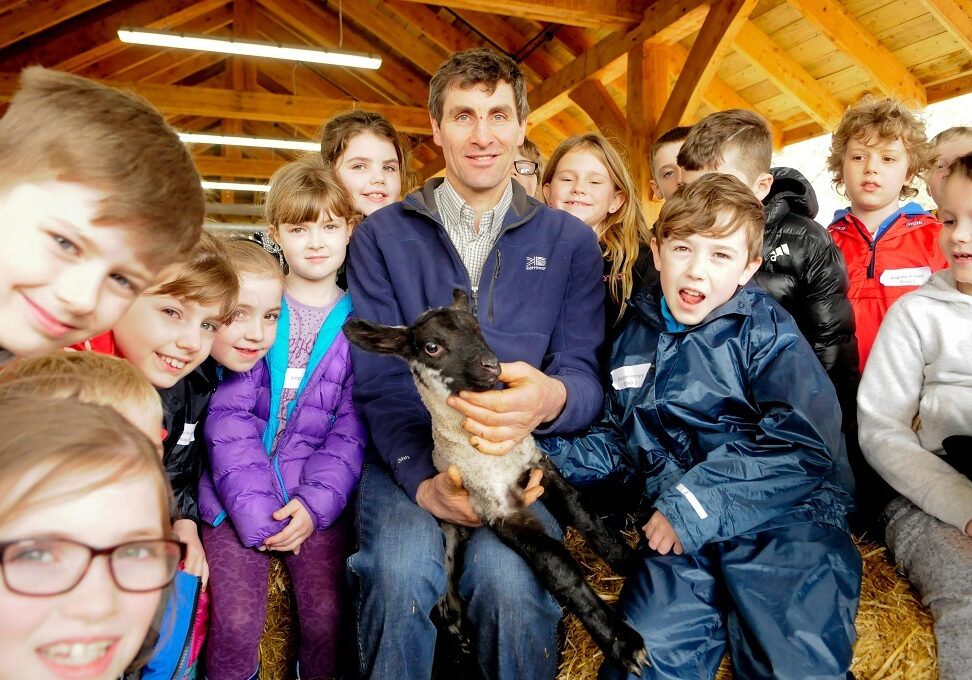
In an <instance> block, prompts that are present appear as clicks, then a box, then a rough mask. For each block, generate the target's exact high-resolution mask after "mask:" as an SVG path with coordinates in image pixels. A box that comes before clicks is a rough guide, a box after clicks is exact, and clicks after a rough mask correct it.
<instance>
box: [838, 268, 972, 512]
mask: <svg viewBox="0 0 972 680" xmlns="http://www.w3.org/2000/svg"><path fill="white" fill-rule="evenodd" d="M857 405H858V419H859V428H860V429H859V435H860V442H861V449H862V450H863V451H864V456H865V457H866V458H867V460H868V462H869V463H870V464H871V466H872V467H873V468H874V469H875V470H876V471H877V472H878V474H880V475H881V476H882V477H883V478H884V479H885V480H886V481H887V482H888V483H889V484H890V485H891V486H893V487H894V488H895V489H896V490H897V491H898V492H899V493H901V495H903V496H904V497H906V498H907V499H908V500H910V501H911V502H912V503H914V504H915V505H917V506H918V507H920V508H921V509H922V510H924V511H925V512H927V513H928V514H930V515H932V516H934V517H937V518H938V519H940V520H941V521H943V522H946V523H947V524H951V525H952V526H954V527H956V528H958V529H959V530H960V531H964V530H965V526H966V524H967V523H968V522H969V520H972V481H969V479H968V478H967V477H965V476H964V475H962V474H960V473H958V472H956V471H955V470H954V469H953V468H952V467H951V466H950V465H948V464H947V463H946V462H944V461H943V460H941V459H940V458H939V456H940V455H941V454H942V453H943V450H942V440H943V439H944V438H945V437H948V436H949V435H953V434H962V435H972V295H966V294H964V293H961V292H959V291H958V289H957V288H956V287H955V280H954V278H953V277H952V273H951V271H949V270H947V269H946V270H942V271H939V272H937V273H936V274H935V275H934V276H933V277H932V278H931V279H930V280H929V281H928V282H927V283H926V284H925V285H923V286H922V287H921V288H918V289H917V290H915V291H912V292H911V293H908V294H907V295H905V296H904V297H902V298H901V299H900V300H899V301H898V302H897V303H896V304H894V305H893V306H892V307H891V309H890V310H889V311H888V313H887V316H885V317H884V321H883V322H882V324H881V327H880V330H879V331H878V335H877V340H876V341H875V343H874V348H873V350H872V351H871V355H870V358H869V359H868V362H867V367H866V368H865V370H864V375H863V377H862V378H861V387H860V391H859V393H858V397H857ZM916 416H917V419H916Z"/></svg>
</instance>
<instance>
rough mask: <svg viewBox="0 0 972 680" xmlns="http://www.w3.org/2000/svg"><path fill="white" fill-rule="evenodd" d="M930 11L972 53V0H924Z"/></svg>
mask: <svg viewBox="0 0 972 680" xmlns="http://www.w3.org/2000/svg"><path fill="white" fill-rule="evenodd" d="M922 2H923V3H924V4H925V6H926V7H927V8H928V11H929V12H931V13H932V16H934V17H935V18H936V19H938V21H939V23H941V24H942V26H944V27H945V28H947V29H948V31H949V33H951V34H952V35H953V36H954V37H955V39H956V40H958V41H959V43H960V44H961V45H962V46H963V47H964V48H965V51H966V52H969V53H970V54H972V2H969V0H922Z"/></svg>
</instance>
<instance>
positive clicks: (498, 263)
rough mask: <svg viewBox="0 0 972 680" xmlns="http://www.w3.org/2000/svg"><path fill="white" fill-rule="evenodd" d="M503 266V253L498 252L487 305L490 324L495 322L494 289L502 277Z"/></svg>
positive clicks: (487, 316)
mask: <svg viewBox="0 0 972 680" xmlns="http://www.w3.org/2000/svg"><path fill="white" fill-rule="evenodd" d="M502 265H503V251H501V250H497V251H496V269H494V270H493V279H492V280H491V281H490V282H489V301H488V303H487V305H486V318H487V319H489V321H490V323H492V321H493V288H494V287H495V285H496V280H497V279H498V278H499V275H500V267H502Z"/></svg>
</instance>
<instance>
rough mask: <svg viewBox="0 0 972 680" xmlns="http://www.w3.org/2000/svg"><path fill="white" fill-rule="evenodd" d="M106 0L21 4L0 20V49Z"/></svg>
mask: <svg viewBox="0 0 972 680" xmlns="http://www.w3.org/2000/svg"><path fill="white" fill-rule="evenodd" d="M105 2H106V0H64V1H63V2H58V3H48V5H47V6H45V7H38V6H37V4H38V3H36V2H29V3H26V4H24V5H21V6H19V7H17V8H16V9H14V10H13V11H11V12H8V13H7V14H5V15H4V16H3V22H0V49H2V48H4V47H6V46H7V45H12V44H14V43H15V42H17V41H19V40H23V39H24V38H27V37H29V36H32V35H35V34H37V33H40V32H42V31H46V30H47V29H48V28H50V27H51V26H54V25H56V24H59V23H61V22H62V21H67V20H68V19H70V18H71V17H75V16H77V15H79V14H84V13H85V12H87V11H88V10H90V9H93V8H95V7H97V6H98V5H103V4H105Z"/></svg>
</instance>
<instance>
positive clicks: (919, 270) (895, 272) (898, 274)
mask: <svg viewBox="0 0 972 680" xmlns="http://www.w3.org/2000/svg"><path fill="white" fill-rule="evenodd" d="M931 275H932V270H931V267H909V268H908V269H885V270H884V271H883V272H881V285H882V286H920V285H922V284H923V283H924V282H925V281H927V280H928V279H930V278H931Z"/></svg>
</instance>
